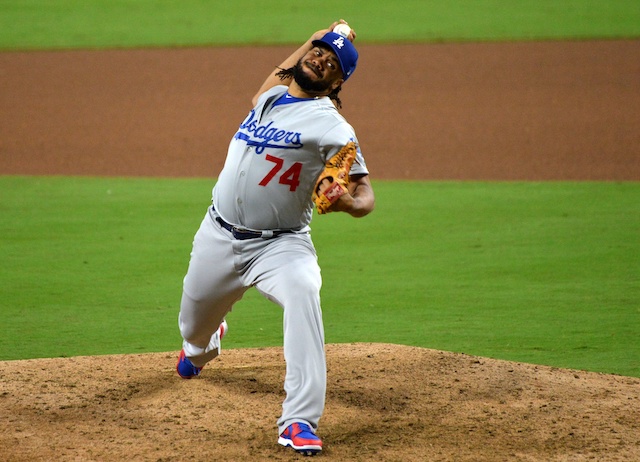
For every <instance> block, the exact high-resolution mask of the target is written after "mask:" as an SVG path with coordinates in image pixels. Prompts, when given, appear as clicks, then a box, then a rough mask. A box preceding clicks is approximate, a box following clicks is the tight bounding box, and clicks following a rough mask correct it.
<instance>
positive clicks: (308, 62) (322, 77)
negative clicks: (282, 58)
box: [293, 47, 343, 94]
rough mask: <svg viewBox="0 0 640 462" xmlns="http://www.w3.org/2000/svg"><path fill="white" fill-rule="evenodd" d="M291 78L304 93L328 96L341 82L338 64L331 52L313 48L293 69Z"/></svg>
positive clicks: (340, 71)
mask: <svg viewBox="0 0 640 462" xmlns="http://www.w3.org/2000/svg"><path fill="white" fill-rule="evenodd" d="M293 78H294V79H295V81H296V83H297V84H298V85H299V86H300V88H302V89H303V90H304V91H306V92H309V93H313V94H329V93H331V92H332V91H333V90H334V89H335V88H336V87H338V86H339V85H340V84H341V83H342V82H343V79H342V70H341V69H340V62H339V61H338V58H337V56H336V55H335V54H334V53H333V51H331V50H329V49H326V48H322V47H314V48H312V49H311V50H310V51H309V52H308V53H307V54H306V55H304V56H303V57H302V58H301V59H300V61H298V63H297V64H296V65H295V66H294V68H293Z"/></svg>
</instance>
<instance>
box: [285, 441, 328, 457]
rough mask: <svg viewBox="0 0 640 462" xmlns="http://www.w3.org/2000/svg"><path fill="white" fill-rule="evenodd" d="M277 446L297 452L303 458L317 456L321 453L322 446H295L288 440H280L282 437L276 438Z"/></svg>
mask: <svg viewBox="0 0 640 462" xmlns="http://www.w3.org/2000/svg"><path fill="white" fill-rule="evenodd" d="M278 444H280V445H282V446H284V447H287V446H288V447H290V448H291V449H293V450H294V451H297V452H299V453H300V454H302V455H304V456H315V455H316V454H319V453H320V452H321V451H322V446H311V445H308V446H295V445H294V444H293V442H292V441H291V440H290V439H287V438H282V437H280V438H278Z"/></svg>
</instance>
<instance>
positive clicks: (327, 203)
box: [311, 142, 356, 215]
mask: <svg viewBox="0 0 640 462" xmlns="http://www.w3.org/2000/svg"><path fill="white" fill-rule="evenodd" d="M355 159H356V144H355V143H354V142H350V143H347V144H346V145H345V146H343V147H342V149H340V151H338V152H337V154H335V155H334V156H333V157H332V158H331V159H329V160H328V161H327V163H326V165H325V167H324V170H323V171H322V173H321V174H320V176H319V177H318V181H317V182H316V186H315V188H313V195H312V197H311V198H312V199H313V202H315V204H316V210H317V211H318V214H320V215H322V214H325V213H328V212H330V211H331V210H329V209H330V208H331V206H332V205H333V204H334V203H335V202H336V201H337V200H338V199H339V198H340V196H342V195H343V194H345V193H347V192H348V187H349V170H351V166H352V165H353V162H354V161H355Z"/></svg>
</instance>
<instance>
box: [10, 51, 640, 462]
mask: <svg viewBox="0 0 640 462" xmlns="http://www.w3.org/2000/svg"><path fill="white" fill-rule="evenodd" d="M289 51H290V48H287V47H277V48H260V49H252V48H242V49H225V48H219V49H206V48H200V49H174V50H115V51H101V52H95V51H57V52H29V53H18V52H16V53H0V84H1V85H2V91H1V92H0V120H1V121H2V123H1V124H0V174H28V175H48V174H62V175H121V176H140V175H142V176H198V177H202V176H210V177H214V176H215V175H216V174H217V173H218V171H219V169H220V168H221V166H222V163H223V161H224V155H225V152H226V146H227V143H228V141H229V139H230V137H231V136H232V135H233V133H235V130H236V128H237V126H238V124H239V123H240V121H241V120H242V119H243V118H244V116H245V115H246V112H247V111H248V110H249V105H250V103H249V101H250V99H251V97H252V96H253V92H254V91H255V90H256V89H257V88H258V87H259V85H260V83H261V82H262V79H263V78H264V76H265V74H266V73H267V72H269V71H270V69H272V67H273V66H275V65H277V64H278V63H279V62H280V61H281V60H282V58H283V57H284V56H285V55H286V54H287V53H288V52H289ZM360 51H361V62H360V67H359V68H358V71H357V72H356V74H355V75H354V77H353V78H352V79H350V80H349V82H348V84H347V85H345V89H344V91H343V93H342V94H341V97H342V99H343V103H344V111H343V112H344V113H345V115H346V116H347V118H348V119H349V120H350V122H351V123H352V124H353V125H354V127H355V129H356V132H357V133H358V136H359V138H360V142H361V144H362V149H363V152H364V153H365V156H366V158H367V160H368V166H369V168H370V170H371V173H372V177H373V178H374V180H375V179H391V178H393V179H416V180H430V179H453V180H457V179H461V180H607V181H638V180H639V179H640V156H639V146H640V79H639V78H638V76H640V41H634V40H623V41H603V42H545V43H506V44H440V45H403V46H393V47H392V46H375V47H374V46H366V45H363V46H361V47H360ZM178 277H181V276H178ZM232 332H233V328H231V330H230V333H231V335H232ZM176 348H179V346H178V345H177V346H176ZM327 357H328V363H329V383H328V395H327V408H326V413H325V416H324V417H323V419H322V421H321V425H320V431H319V433H320V435H321V436H322V438H323V440H324V443H325V450H324V453H323V455H322V456H320V457H323V458H325V459H327V460H332V461H582V460H596V461H632V460H640V436H639V435H640V379H637V378H630V377H621V376H615V375H606V374H596V373H589V372H583V371H573V370H564V369H554V368H550V367H545V366H536V365H529V364H520V363H513V362H506V361H497V360H491V359H487V358H479V357H472V356H468V355H464V354H455V353H448V352H441V351H434V350H428V349H421V348H412V347H406V346H398V345H384V344H350V345H328V346H327ZM176 358H177V351H175V352H168V353H157V354H145V355H122V356H102V357H76V358H56V359H37V360H26V361H6V362H0V386H1V388H0V445H1V446H2V448H3V449H2V453H1V456H0V459H2V460H7V461H38V460H42V461H45V460H46V461H49V460H61V461H84V460H91V461H94V460H95V461H122V460H140V461H209V460H225V461H234V460H246V459H248V458H250V459H251V460H295V459H298V458H299V456H297V455H296V454H295V453H293V452H292V451H291V450H287V449H285V448H281V447H279V446H278V445H277V444H276V440H277V434H276V428H275V420H276V418H277V417H278V414H279V411H280V404H281V401H282V399H283V391H282V381H283V377H284V362H283V358H282V349H281V348H271V349H246V350H225V351H223V354H222V355H221V356H220V357H219V358H218V359H216V361H215V363H212V364H211V365H210V366H209V367H207V368H206V369H205V371H204V372H203V375H202V376H201V377H199V378H197V379H193V380H190V381H185V380H181V379H179V378H178V377H177V375H176V374H175V370H174V366H175V360H176Z"/></svg>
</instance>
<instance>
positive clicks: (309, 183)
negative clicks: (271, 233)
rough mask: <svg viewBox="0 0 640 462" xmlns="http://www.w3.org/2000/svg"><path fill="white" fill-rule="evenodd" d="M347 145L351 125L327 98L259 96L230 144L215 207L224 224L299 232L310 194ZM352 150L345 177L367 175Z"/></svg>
mask: <svg viewBox="0 0 640 462" xmlns="http://www.w3.org/2000/svg"><path fill="white" fill-rule="evenodd" d="M349 141H355V142H356V145H357V144H358V142H357V138H356V135H355V132H354V130H353V128H352V127H351V125H349V123H347V121H346V120H345V119H344V117H342V115H340V113H339V112H338V111H337V110H336V108H335V107H334V105H333V103H332V102H331V100H330V99H329V98H318V99H299V98H293V97H291V96H290V95H289V94H288V93H287V87H286V86H281V85H280V86H276V87H273V88H272V89H270V90H268V91H266V92H265V93H263V94H262V95H261V96H260V98H259V99H258V104H257V105H256V107H255V108H254V109H253V110H252V111H251V112H250V113H249V115H248V116H247V118H246V119H245V120H244V121H243V122H242V124H240V127H239V128H238V131H237V133H236V134H235V136H234V137H233V139H232V140H231V143H230V145H229V152H228V155H227V160H226V162H225V165H224V168H223V170H222V172H221V173H220V176H219V178H218V182H217V183H216V185H215V187H214V189H213V201H214V206H215V209H216V210H217V211H218V213H219V214H220V216H221V217H222V218H223V219H224V220H225V221H226V222H228V223H231V224H233V225H236V226H241V227H244V228H247V229H254V230H269V229H295V230H304V229H305V228H306V227H307V226H308V225H309V223H310V222H311V217H312V212H313V202H312V200H311V194H312V190H313V187H314V185H315V182H316V179H317V178H318V176H319V175H320V173H321V172H322V170H323V169H324V165H325V163H326V161H327V160H328V159H329V158H331V157H332V156H333V155H334V154H335V153H336V152H338V150H339V149H340V148H341V147H342V146H344V145H345V144H347V143H348V142H349ZM367 173H369V172H368V171H367V168H366V165H365V160H364V158H363V157H362V154H361V153H360V150H359V149H358V155H357V160H356V163H354V165H353V167H352V168H351V174H367Z"/></svg>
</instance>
